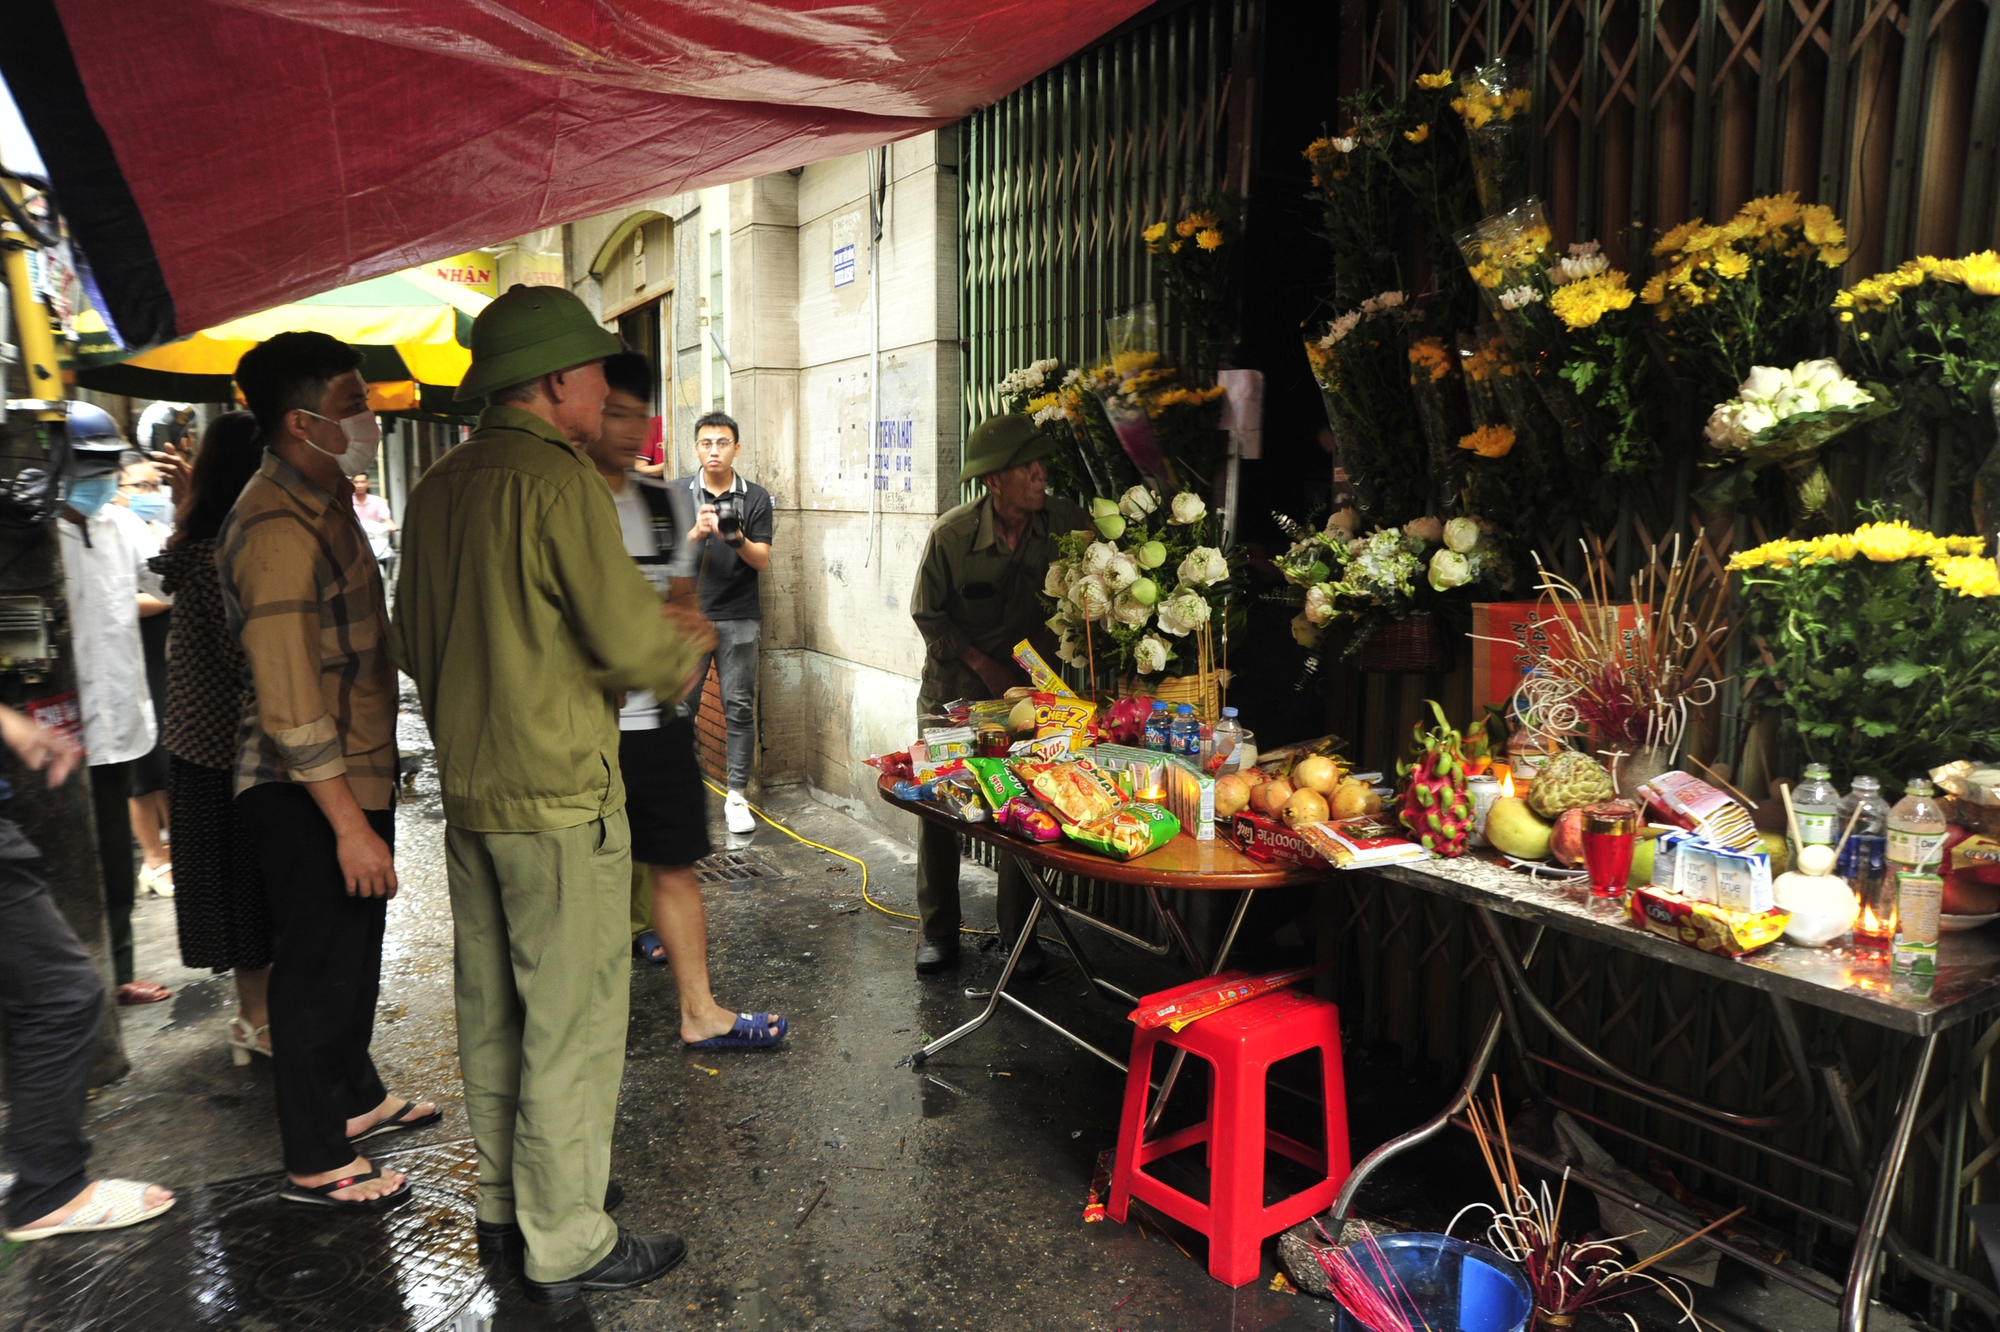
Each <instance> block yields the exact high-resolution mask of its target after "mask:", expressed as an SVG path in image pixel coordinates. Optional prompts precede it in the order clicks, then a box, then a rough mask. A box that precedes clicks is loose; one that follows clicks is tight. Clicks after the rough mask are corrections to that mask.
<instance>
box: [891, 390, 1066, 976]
mask: <svg viewBox="0 0 2000 1332" xmlns="http://www.w3.org/2000/svg"><path fill="white" fill-rule="evenodd" d="M1055 447H1056V445H1055V441H1054V440H1052V439H1050V438H1049V437H1048V436H1047V435H1045V434H1043V433H1042V432H1041V431H1040V430H1038V429H1036V428H1035V424H1034V422H1032V421H1030V420H1029V419H1028V418H1027V417H1025V416H1013V415H1009V416H998V417H995V418H993V419H992V420H990V421H988V422H986V423H985V424H984V425H982V426H980V427H979V428H978V429H977V430H975V431H973V432H972V434H971V436H970V437H969V438H967V440H966V441H965V466H964V468H963V469H962V470H961V471H960V473H959V475H960V477H961V478H964V479H970V478H973V477H977V478H978V479H979V480H980V482H981V483H982V484H984V486H985V487H986V493H985V494H984V495H981V496H980V497H979V498H978V499H976V500H974V501H972V502H971V503H970V504H961V505H959V506H958V507H957V508H955V509H953V510H951V511H950V512H949V513H946V514H944V515H943V516H941V517H940V518H939V519H938V520H937V525H936V526H935V527H933V528H932V529H931V537H930V543H929V544H928V545H927V546H925V547H924V559H923V564H922V565H921V566H920V567H919V569H918V570H917V588H916V592H915V594H914V595H913V596H912V597H911V599H910V618H912V619H914V620H915V621H916V622H917V631H918V632H919V633H921V634H922V635H923V636H924V644H925V653H924V678H923V684H922V686H921V687H920V688H919V690H918V693H917V711H918V713H919V714H924V713H931V712H935V711H936V710H937V709H938V707H939V705H941V704H943V703H945V702H947V701H949V700H951V699H954V698H974V699H978V698H999V697H1000V696H1001V695H1002V694H1004V693H1006V692H1007V691H1008V690H1009V689H1011V688H1013V687H1014V686H1015V685H1021V684H1026V683H1027V682H1028V677H1027V675H1026V673H1025V672H1023V671H1022V670H1021V668H1020V667H1018V666H1016V665H1015V664H1014V660H1013V652H1014V645H1015V644H1016V643H1019V642H1020V641H1021V640H1022V639H1024V638H1025V639H1027V640H1028V641H1029V642H1030V643H1032V644H1033V645H1034V646H1035V648H1036V650H1037V651H1039V652H1040V653H1041V654H1042V655H1043V657H1044V658H1046V659H1049V660H1053V659H1054V655H1055V650H1056V641H1055V637H1054V635H1052V634H1051V633H1050V632H1049V627H1048V624H1047V623H1046V621H1047V619H1048V612H1047V611H1046V610H1045V609H1044V608H1043V606H1042V603H1041V599H1040V595H1041V590H1042V584H1043V582H1044V581H1045V580H1046V579H1047V577H1048V572H1049V564H1050V562H1051V561H1052V560H1054V559H1055V557H1056V538H1057V537H1059V536H1061V535H1062V534H1063V533H1065V532H1073V531H1077V530H1079V529H1084V528H1088V527H1089V526H1090V519H1089V517H1088V516H1087V515H1086V514H1085V513H1084V512H1083V510H1082V509H1079V508H1078V507H1077V506H1076V505H1074V504H1072V503H1070V502H1069V501H1068V500H1065V499H1061V498H1051V497H1050V495H1049V493H1048V490H1049V478H1048V469H1047V467H1046V466H1045V465H1044V464H1043V462H1042V459H1044V458H1046V457H1047V456H1048V455H1049V454H1050V453H1051V452H1053V451H1054V450H1055ZM958 863H959V856H958V838H957V837H955V836H954V835H953V834H952V832H951V830H950V829H949V828H943V827H940V826H938V825H936V824H933V823H928V822H927V823H925V824H924V825H923V826H922V828H921V830H920V831H919V833H918V842H917V910H918V911H919V912H920V913H921V914H922V916H923V931H922V933H921V934H919V935H918V936H917V971H918V972H919V973H921V974H924V975H929V974H931V973H933V972H937V971H942V970H944V969H945V968H946V967H949V966H952V965H954V964H955V963H957V961H958V929H959V922H960V915H959V901H958ZM1030 896H1031V894H1030V890H1029V888H1028V884H1027V880H1026V879H1025V878H1023V877H1022V874H1021V871H1020V868H1019V867H1018V866H1017V865H1015V863H1014V860H1013V857H1011V856H1002V857H1000V906H999V917H1000V936H1001V942H1002V943H1004V944H1006V945H1008V946H1009V947H1011V946H1012V945H1013V942H1014V940H1015V939H1017V938H1018V937H1020V933H1021V923H1022V922H1023V921H1024V920H1026V919H1027V915H1028V905H1029V900H1030ZM1044 965H1046V963H1045V959H1044V956H1043V954H1042V951H1041V949H1040V948H1039V947H1038V946H1035V945H1033V944H1030V946H1029V948H1028V951H1027V952H1025V953H1023V954H1022V955H1021V961H1020V963H1019V964H1018V965H1017V966H1016V967H1015V970H1014V974H1015V976H1017V977H1020V978H1022V979H1024V980H1031V979H1033V978H1034V977H1035V976H1037V975H1039V974H1040V973H1041V970H1042V968H1043V966H1044Z"/></svg>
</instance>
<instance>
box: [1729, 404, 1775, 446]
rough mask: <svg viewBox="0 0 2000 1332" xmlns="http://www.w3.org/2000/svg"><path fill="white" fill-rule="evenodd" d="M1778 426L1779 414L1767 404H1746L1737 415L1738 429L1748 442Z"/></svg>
mask: <svg viewBox="0 0 2000 1332" xmlns="http://www.w3.org/2000/svg"><path fill="white" fill-rule="evenodd" d="M1776 424H1778V414H1777V413H1776V412H1774V411H1772V410H1771V408H1770V406H1769V405H1768V404H1766V403H1761V402H1746V403H1744V404H1743V406H1742V407H1741V408H1740V409H1739V410H1738V411H1737V413H1736V428H1737V429H1738V430H1740V431H1741V432H1742V433H1743V437H1744V438H1745V439H1746V440H1747V439H1752V438H1755V437H1756V435H1757V433H1758V432H1759V431H1762V430H1768V429H1770V428H1771V427H1772V426H1774V425H1776Z"/></svg>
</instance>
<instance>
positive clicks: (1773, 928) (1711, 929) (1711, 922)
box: [1626, 884, 1792, 957]
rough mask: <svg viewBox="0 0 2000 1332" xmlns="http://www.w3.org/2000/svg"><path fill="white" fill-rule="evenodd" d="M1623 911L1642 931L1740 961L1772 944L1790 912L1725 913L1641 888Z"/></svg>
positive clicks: (1717, 908)
mask: <svg viewBox="0 0 2000 1332" xmlns="http://www.w3.org/2000/svg"><path fill="white" fill-rule="evenodd" d="M1626 910H1627V911H1629V912H1630V913H1631V916H1632V923H1633V924H1634V925H1637V926H1639V928H1641V929H1645V930H1651V931H1652V932H1653V933H1654V934H1658V935H1663V936H1665V937H1666V938H1669V939H1672V940H1673V941H1674V942H1675V943H1683V944H1686V945H1687V946H1688V947H1690V948H1699V949H1700V950H1701V951H1702V952H1704V953H1719V954H1721V955H1722V956H1723V957H1741V956H1742V955H1743V954H1745V953H1751V952H1755V951H1756V950H1757V949H1759V948H1762V947H1763V946H1764V945H1765V944H1768V943H1771V942H1774V941H1775V940H1776V939H1777V938H1778V936H1779V935H1781V934H1783V933H1784V932H1785V926H1786V925H1788V924H1790V923H1791V919H1792V913H1791V912H1789V911H1775V910H1774V911H1763V912H1758V913H1756V914H1751V913H1748V912H1743V911H1727V910H1724V909H1723V908H1722V907H1719V906H1712V905H1710V904H1709V903H1707V902H1691V901H1689V900H1688V899H1687V898H1685V897H1682V896H1680V895H1679V894H1677V893H1662V892H1659V891H1658V890H1656V889H1654V888H1651V887H1648V886H1646V885H1644V884H1641V885H1640V886H1639V887H1637V888H1634V889H1633V890H1632V893H1631V896H1630V897H1629V898H1628V899H1627V900H1626Z"/></svg>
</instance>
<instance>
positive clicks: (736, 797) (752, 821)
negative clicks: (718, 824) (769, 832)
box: [722, 791, 757, 833]
mask: <svg viewBox="0 0 2000 1332" xmlns="http://www.w3.org/2000/svg"><path fill="white" fill-rule="evenodd" d="M722 817H723V818H724V819H725V820H726V821H727V822H728V824H729V831H731V832H733V833H753V832H756V831H757V816H756V815H755V814H752V813H751V812H750V802H749V801H747V800H745V799H744V798H743V793H742V792H741V791H731V792H730V793H729V798H728V799H727V800H724V801H723V802H722Z"/></svg>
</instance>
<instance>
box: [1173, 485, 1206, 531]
mask: <svg viewBox="0 0 2000 1332" xmlns="http://www.w3.org/2000/svg"><path fill="white" fill-rule="evenodd" d="M1207 516H1208V506H1207V505H1206V504H1203V503H1202V502H1201V496H1199V495H1197V494H1195V493H1194V492H1193V491H1191V490H1183V491H1182V492H1181V493H1180V494H1178V495H1176V496H1174V506H1173V516H1172V517H1170V518H1168V519H1167V521H1168V522H1170V523H1178V524H1180V525H1181V526H1182V527H1186V526H1188V525H1189V524H1190V523H1198V522H1200V521H1201V520H1202V519H1203V518H1205V517H1207Z"/></svg>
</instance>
